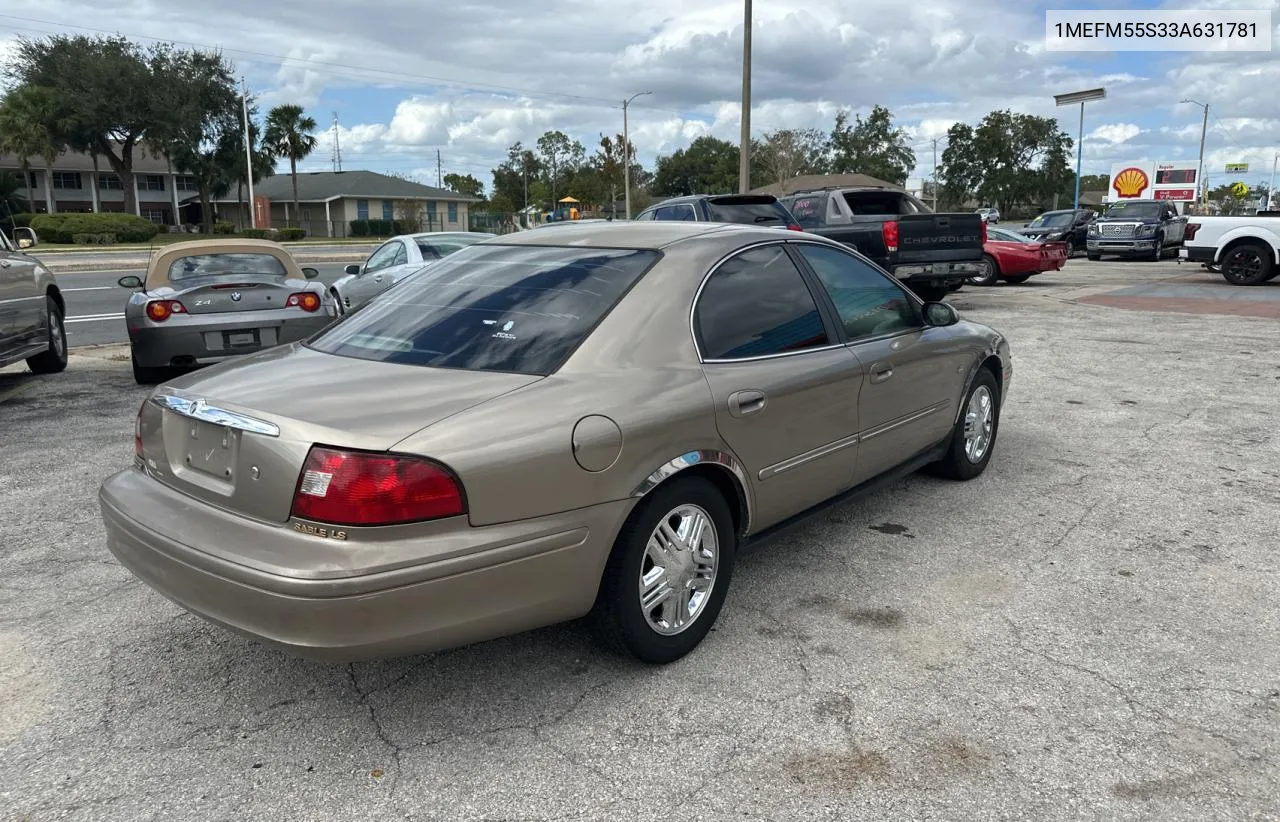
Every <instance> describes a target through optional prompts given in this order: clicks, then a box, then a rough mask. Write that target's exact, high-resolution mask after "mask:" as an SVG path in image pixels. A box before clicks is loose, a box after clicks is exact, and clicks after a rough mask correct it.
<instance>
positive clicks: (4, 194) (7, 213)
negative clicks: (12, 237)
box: [0, 171, 31, 227]
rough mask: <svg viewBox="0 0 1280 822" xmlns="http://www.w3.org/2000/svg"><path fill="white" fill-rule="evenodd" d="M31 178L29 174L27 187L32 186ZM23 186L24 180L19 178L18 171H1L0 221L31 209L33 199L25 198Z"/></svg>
mask: <svg viewBox="0 0 1280 822" xmlns="http://www.w3.org/2000/svg"><path fill="white" fill-rule="evenodd" d="M30 180H31V178H30V176H29V175H28V177H27V181H28V185H27V188H30V187H31V186H30ZM22 188H23V184H22V180H21V179H19V174H18V173H17V172H13V171H0V223H3V222H6V221H8V218H10V217H12V216H13V215H14V214H23V213H25V212H27V211H29V210H30V208H31V201H30V200H27V199H24V198H23V196H22V194H21V193H20V192H21V191H22ZM10 227H12V223H10Z"/></svg>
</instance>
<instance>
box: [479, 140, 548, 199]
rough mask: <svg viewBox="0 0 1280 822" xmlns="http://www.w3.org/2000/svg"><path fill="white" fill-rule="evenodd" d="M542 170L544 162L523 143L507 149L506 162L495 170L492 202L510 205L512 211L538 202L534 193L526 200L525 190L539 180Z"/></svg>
mask: <svg viewBox="0 0 1280 822" xmlns="http://www.w3.org/2000/svg"><path fill="white" fill-rule="evenodd" d="M542 170H543V169H542V161H541V160H540V159H538V155H537V154H535V153H534V152H532V151H530V150H529V149H527V148H525V147H524V145H523V144H521V143H515V144H514V145H512V146H510V147H509V148H507V159H506V161H505V162H504V163H503V164H502V165H500V166H498V167H497V168H495V169H493V197H492V199H491V200H490V202H491V203H494V202H502V203H510V204H512V206H513V208H512V209H511V210H512V211H515V210H516V209H518V208H524V207H525V206H527V205H529V204H530V203H536V202H538V200H537V199H535V198H533V197H532V191H530V192H529V194H530V196H529V197H528V198H526V197H525V190H526V184H529V183H533V182H536V181H537V180H538V179H539V177H540V176H541V174H542ZM517 204H518V205H517ZM493 208H494V210H495V211H500V210H502V209H499V208H498V207H497V206H496V205H495V206H493Z"/></svg>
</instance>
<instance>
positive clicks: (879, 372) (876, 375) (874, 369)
mask: <svg viewBox="0 0 1280 822" xmlns="http://www.w3.org/2000/svg"><path fill="white" fill-rule="evenodd" d="M892 376H893V366H892V365H889V364H888V363H876V364H875V365H873V366H871V383H872V385H874V384H876V383H881V382H884V381H885V380H887V379H889V378H890V377H892Z"/></svg>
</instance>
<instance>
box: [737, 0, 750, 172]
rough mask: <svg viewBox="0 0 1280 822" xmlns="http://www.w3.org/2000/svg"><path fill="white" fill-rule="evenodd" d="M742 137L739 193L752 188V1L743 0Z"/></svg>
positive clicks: (740, 143) (739, 154) (739, 144)
mask: <svg viewBox="0 0 1280 822" xmlns="http://www.w3.org/2000/svg"><path fill="white" fill-rule="evenodd" d="M743 7H744V8H743V25H742V135H741V137H740V139H739V143H738V193H739V194H746V193H747V191H748V190H749V189H750V188H751V0H743Z"/></svg>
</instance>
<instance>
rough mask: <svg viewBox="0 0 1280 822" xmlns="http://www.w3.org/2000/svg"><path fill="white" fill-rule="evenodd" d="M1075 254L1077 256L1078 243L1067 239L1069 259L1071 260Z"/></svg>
mask: <svg viewBox="0 0 1280 822" xmlns="http://www.w3.org/2000/svg"><path fill="white" fill-rule="evenodd" d="M1074 256H1076V244H1075V243H1073V242H1071V240H1067V259H1068V260H1070V259H1071V258H1072V257H1074Z"/></svg>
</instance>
